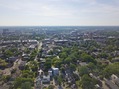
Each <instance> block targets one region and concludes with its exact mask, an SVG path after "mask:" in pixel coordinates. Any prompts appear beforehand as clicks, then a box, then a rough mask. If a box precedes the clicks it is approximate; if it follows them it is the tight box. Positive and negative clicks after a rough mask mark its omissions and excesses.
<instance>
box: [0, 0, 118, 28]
mask: <svg viewBox="0 0 119 89" xmlns="http://www.w3.org/2000/svg"><path fill="white" fill-rule="evenodd" d="M70 25H72V26H119V0H0V26H70Z"/></svg>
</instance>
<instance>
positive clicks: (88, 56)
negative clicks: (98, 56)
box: [81, 53, 96, 64]
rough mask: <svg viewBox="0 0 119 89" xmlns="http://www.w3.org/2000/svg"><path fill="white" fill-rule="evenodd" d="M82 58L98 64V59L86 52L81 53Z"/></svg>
mask: <svg viewBox="0 0 119 89" xmlns="http://www.w3.org/2000/svg"><path fill="white" fill-rule="evenodd" d="M81 58H82V60H83V61H85V62H93V63H94V64H96V60H95V59H94V58H93V57H92V56H90V55H88V54H86V53H83V54H81Z"/></svg>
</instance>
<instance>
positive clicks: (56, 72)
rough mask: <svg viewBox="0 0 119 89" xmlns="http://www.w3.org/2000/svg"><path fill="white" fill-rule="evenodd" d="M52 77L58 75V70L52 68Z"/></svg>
mask: <svg viewBox="0 0 119 89" xmlns="http://www.w3.org/2000/svg"><path fill="white" fill-rule="evenodd" d="M52 72H53V75H54V76H56V75H59V68H52Z"/></svg>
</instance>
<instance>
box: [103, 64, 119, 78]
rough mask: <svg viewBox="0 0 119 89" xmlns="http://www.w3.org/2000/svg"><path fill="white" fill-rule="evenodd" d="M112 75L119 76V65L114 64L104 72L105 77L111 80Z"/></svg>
mask: <svg viewBox="0 0 119 89" xmlns="http://www.w3.org/2000/svg"><path fill="white" fill-rule="evenodd" d="M112 74H115V75H117V76H119V63H113V64H110V65H108V66H106V68H105V69H104V70H103V76H104V77H107V78H109V77H110V76H111V75H112Z"/></svg>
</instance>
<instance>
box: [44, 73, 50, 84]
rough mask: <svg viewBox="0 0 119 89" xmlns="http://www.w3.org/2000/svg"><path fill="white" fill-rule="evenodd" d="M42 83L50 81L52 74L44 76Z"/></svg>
mask: <svg viewBox="0 0 119 89" xmlns="http://www.w3.org/2000/svg"><path fill="white" fill-rule="evenodd" d="M42 83H50V76H45V75H44V76H43V78H42Z"/></svg>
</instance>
